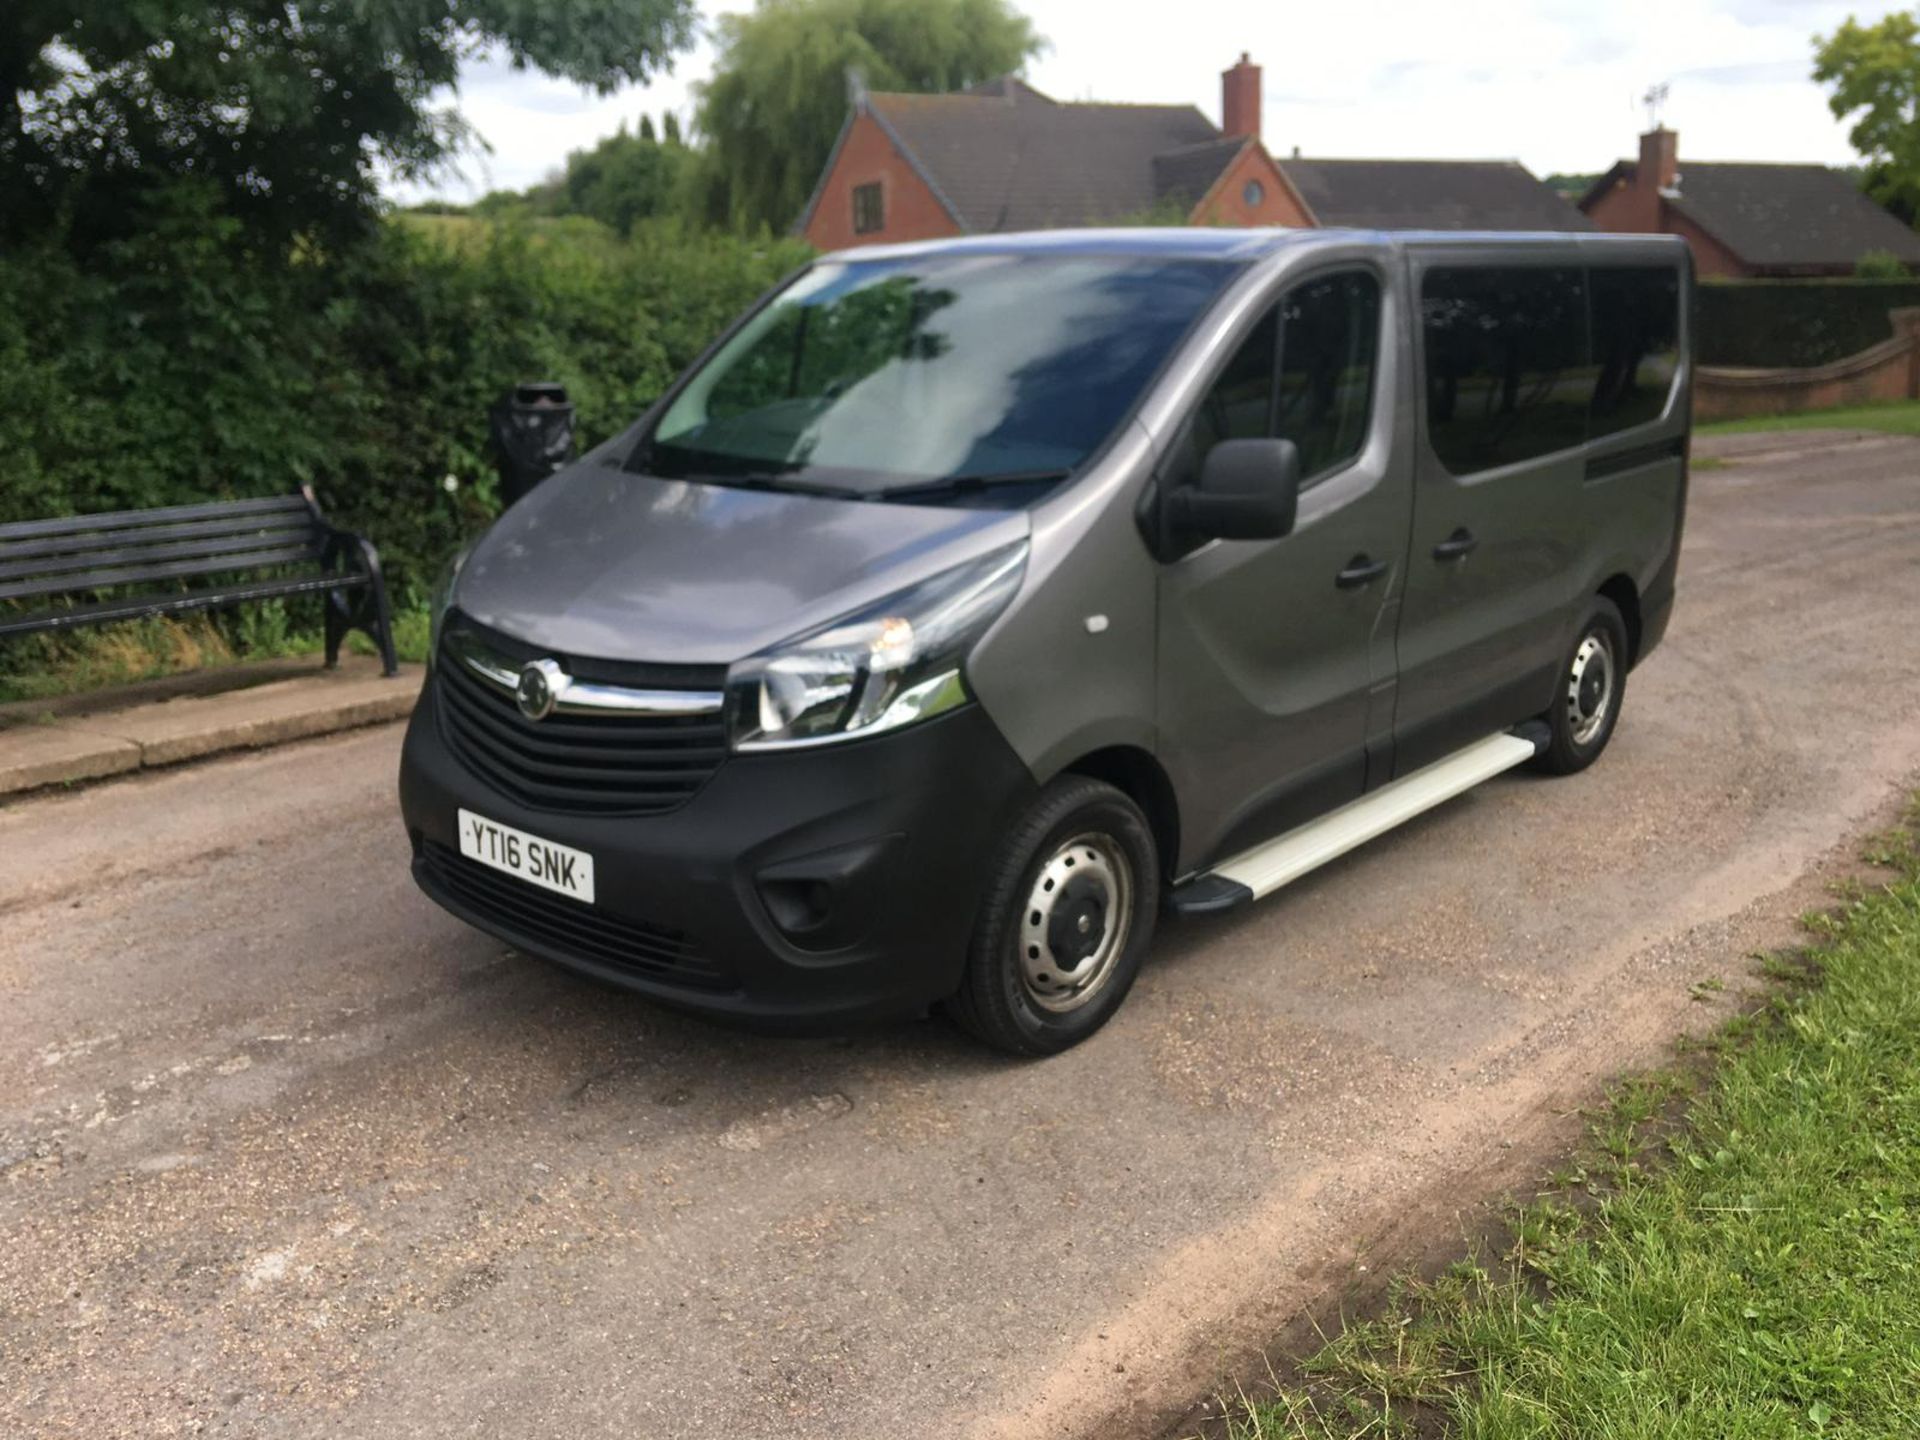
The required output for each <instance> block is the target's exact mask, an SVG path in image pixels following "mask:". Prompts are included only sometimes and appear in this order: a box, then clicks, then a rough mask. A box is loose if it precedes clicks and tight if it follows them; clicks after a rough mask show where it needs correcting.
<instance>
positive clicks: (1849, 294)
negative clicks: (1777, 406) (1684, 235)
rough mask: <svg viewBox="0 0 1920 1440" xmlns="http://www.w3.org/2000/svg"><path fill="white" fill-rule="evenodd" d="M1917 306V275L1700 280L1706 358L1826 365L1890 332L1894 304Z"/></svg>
mask: <svg viewBox="0 0 1920 1440" xmlns="http://www.w3.org/2000/svg"><path fill="white" fill-rule="evenodd" d="M1910 305H1920V280H1912V279H1908V280H1726V281H1709V282H1708V283H1706V284H1703V285H1702V286H1700V289H1699V305H1698V310H1697V312H1696V313H1697V316H1698V323H1697V332H1698V333H1697V336H1696V340H1695V346H1694V353H1695V357H1696V358H1697V359H1698V360H1699V362H1700V363H1701V364H1702V365H1742V366H1759V367H1773V366H1802V365H1825V364H1827V363H1829V362H1831V361H1834V360H1842V359H1845V358H1846V357H1847V356H1849V355H1857V354H1859V353H1860V352H1861V351H1862V350H1865V349H1868V348H1869V347H1871V346H1874V345H1878V344H1879V343H1880V342H1881V341H1882V340H1887V339H1891V338H1892V335H1893V327H1892V325H1891V323H1890V322H1889V321H1888V319H1887V312H1888V311H1889V310H1898V309H1900V308H1902V307H1905V306H1910Z"/></svg>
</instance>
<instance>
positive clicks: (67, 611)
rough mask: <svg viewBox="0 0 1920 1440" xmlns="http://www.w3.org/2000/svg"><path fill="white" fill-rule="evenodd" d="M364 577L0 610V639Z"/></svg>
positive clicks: (338, 586)
mask: <svg viewBox="0 0 1920 1440" xmlns="http://www.w3.org/2000/svg"><path fill="white" fill-rule="evenodd" d="M367 583H368V581H367V577H366V576H365V575H361V574H345V575H308V576H305V577H303V578H301V579H297V580H254V581H249V582H247V583H245V584H241V585H217V586H208V587H207V588H205V589H203V590H184V591H181V592H179V593H177V594H173V595H147V596H134V597H130V598H128V599H125V600H99V601H95V602H93V603H91V604H87V605H72V606H67V607H65V608H63V609H59V610H39V611H33V612H29V613H25V614H13V613H9V612H7V611H5V610H0V635H25V634H31V633H33V632H35V631H40V630H58V629H60V628H61V627H63V626H67V625H86V624H91V623H93V622H94V621H98V620H135V619H138V618H140V617H141V616H143V615H173V614H178V613H180V612H182V611H187V610H210V609H213V608H214V607H216V606H220V605H237V604H241V603H244V602H245V601H248V600H271V599H272V598H274V597H275V596H277V595H303V594H311V593H312V592H313V591H315V590H357V589H359V588H360V587H361V586H363V585H365V584H367Z"/></svg>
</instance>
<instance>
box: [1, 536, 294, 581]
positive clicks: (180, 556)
mask: <svg viewBox="0 0 1920 1440" xmlns="http://www.w3.org/2000/svg"><path fill="white" fill-rule="evenodd" d="M293 545H304V546H306V547H307V550H308V551H309V553H310V554H312V556H313V558H314V559H316V560H317V559H319V558H320V545H319V537H318V536H316V535H315V534H314V533H313V527H312V526H307V527H305V528H303V529H298V530H262V529H260V528H259V527H258V526H253V527H251V528H249V529H248V530H247V531H246V532H245V533H243V534H239V535H227V536H223V537H221V538H219V539H215V540H175V541H171V542H167V543H163V544H159V545H123V546H120V547H118V548H115V549H110V550H86V551H82V552H78V553H76V554H72V555H60V556H55V557H54V558H52V559H46V560H0V581H4V580H21V579H26V580H41V579H48V580H50V579H52V578H53V577H55V576H56V575H73V574H76V573H80V572H84V571H88V570H131V569H136V568H141V567H145V566H148V565H158V564H160V563H161V562H163V561H168V560H196V559H210V558H212V557H213V556H215V555H231V554H235V553H237V552H239V551H243V550H270V549H285V548H287V547H289V546H293ZM6 553H7V552H6V551H4V550H0V555H4V554H6Z"/></svg>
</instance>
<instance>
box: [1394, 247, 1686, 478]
mask: <svg viewBox="0 0 1920 1440" xmlns="http://www.w3.org/2000/svg"><path fill="white" fill-rule="evenodd" d="M1420 308H1421V322H1422V329H1423V331H1424V339H1425V346H1426V371H1427V435H1428V439H1429V441H1430V442H1431V443H1432V445H1433V453H1434V454H1435V455H1436V456H1438V457H1439V459H1440V462H1441V464H1443V465H1445V466H1446V467H1447V469H1448V470H1449V471H1451V472H1452V473H1453V474H1455V475H1471V474H1475V473H1476V472H1478V471H1481V470H1491V469H1494V468H1496V467H1497V466H1501V465H1512V464H1515V463H1516V462H1519V461H1523V460H1533V459H1538V458H1539V457H1541V456H1543V455H1551V454H1554V453H1555V452H1556V451H1560V450H1569V449H1572V448H1573V447H1575V446H1577V445H1581V444H1584V443H1585V442H1586V441H1588V440H1597V439H1602V438H1604V437H1606V436H1609V435H1614V434H1617V433H1619V432H1620V431H1623V430H1629V429H1632V428H1633V427H1634V426H1636V425H1644V424H1647V423H1648V422H1650V421H1653V420H1657V419H1658V418H1659V417H1660V414H1661V412H1662V411H1664V410H1665V409H1666V405H1667V397H1668V396H1669V395H1670V394H1671V393H1672V391H1673V383H1674V377H1675V376H1676V374H1677V373H1678V371H1679V364H1680V272H1679V271H1678V270H1677V269H1676V268H1674V267H1673V266H1670V265H1639V266H1633V265H1621V266H1594V267H1591V268H1586V267H1574V266H1563V267H1553V268H1544V267H1525V268H1523V267H1519V266H1512V267H1504V268H1503V267H1497V266H1496V267H1486V268H1475V269H1466V268H1459V269H1437V270H1433V271H1430V272H1428V274H1427V277H1426V280H1425V283H1424V285H1423V288H1422V291H1421V303H1420Z"/></svg>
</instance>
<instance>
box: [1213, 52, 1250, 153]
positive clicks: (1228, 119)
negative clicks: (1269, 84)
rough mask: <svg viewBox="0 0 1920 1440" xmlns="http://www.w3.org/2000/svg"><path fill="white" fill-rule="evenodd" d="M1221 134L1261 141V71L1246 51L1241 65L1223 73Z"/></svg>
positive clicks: (1221, 82)
mask: <svg viewBox="0 0 1920 1440" xmlns="http://www.w3.org/2000/svg"><path fill="white" fill-rule="evenodd" d="M1220 133H1221V134H1222V135H1226V136H1230V137H1238V136H1246V137H1248V138H1251V139H1254V140H1258V139H1259V138H1260V67H1259V66H1258V65H1255V64H1254V63H1253V62H1252V61H1251V60H1249V59H1248V58H1247V52H1246V51H1244V50H1242V51H1241V52H1240V61H1239V63H1238V64H1237V65H1235V66H1234V67H1233V68H1232V69H1231V70H1223V71H1221V72H1220Z"/></svg>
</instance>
